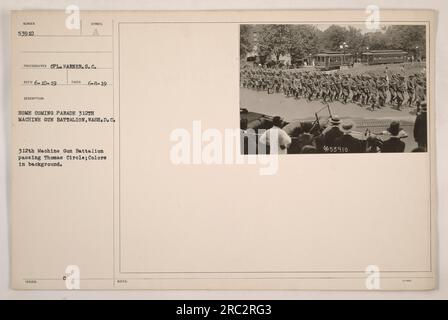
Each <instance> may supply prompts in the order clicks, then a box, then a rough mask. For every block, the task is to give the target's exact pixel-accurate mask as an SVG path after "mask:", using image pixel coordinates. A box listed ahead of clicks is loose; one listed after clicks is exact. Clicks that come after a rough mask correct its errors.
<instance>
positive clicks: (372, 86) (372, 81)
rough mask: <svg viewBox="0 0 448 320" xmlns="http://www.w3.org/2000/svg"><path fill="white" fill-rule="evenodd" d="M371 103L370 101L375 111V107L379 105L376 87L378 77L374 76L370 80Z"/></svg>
mask: <svg viewBox="0 0 448 320" xmlns="http://www.w3.org/2000/svg"><path fill="white" fill-rule="evenodd" d="M369 101H370V108H371V109H372V111H373V110H375V106H377V103H378V88H377V85H376V77H375V76H373V77H371V78H370V79H369Z"/></svg>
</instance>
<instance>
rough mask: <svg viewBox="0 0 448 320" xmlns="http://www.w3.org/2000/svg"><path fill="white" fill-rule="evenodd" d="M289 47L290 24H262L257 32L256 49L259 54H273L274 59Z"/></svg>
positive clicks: (278, 57)
mask: <svg viewBox="0 0 448 320" xmlns="http://www.w3.org/2000/svg"><path fill="white" fill-rule="evenodd" d="M290 49H291V26H290V25H286V24H267V25H263V26H262V28H261V31H260V34H259V43H258V51H259V55H261V56H271V55H274V56H275V58H276V61H277V62H278V61H279V60H280V56H281V55H284V54H286V53H289V51H290Z"/></svg>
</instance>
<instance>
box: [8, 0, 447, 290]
mask: <svg viewBox="0 0 448 320" xmlns="http://www.w3.org/2000/svg"><path fill="white" fill-rule="evenodd" d="M57 4H58V5H56V4H55V3H54V1H53V2H52V1H44V0H41V1H12V0H3V1H2V2H1V4H0V13H1V37H2V47H1V49H2V50H1V51H0V55H1V61H2V65H1V73H2V77H1V79H0V85H1V88H2V94H1V100H0V101H1V109H0V110H1V113H0V228H1V229H0V298H2V299H5V298H6V299H14V298H15V299H23V298H25V299H26V298H36V299H46V298H57V299H61V298H65V299H91V298H112V299H117V298H137V299H138V298H142V299H155V298H157V299H310V298H316V299H317V298H320V299H331V298H338V299H347V298H356V299H368V298H373V299H379V298H386V299H392V298H398V299H416V298H419V299H442V298H443V299H447V298H448V237H447V235H446V230H448V228H447V227H448V220H447V218H446V212H447V200H446V198H444V197H443V196H442V195H444V194H447V191H448V190H447V179H446V170H447V168H446V163H447V151H446V148H444V147H445V146H446V139H447V138H446V137H447V136H448V134H447V133H448V132H447V124H448V122H447V116H448V111H447V109H446V107H444V102H445V101H447V100H448V97H447V92H446V90H444V89H446V88H447V85H448V83H447V82H448V80H447V79H446V77H445V75H446V74H447V71H448V70H447V64H446V63H444V61H443V57H446V56H448V46H447V43H446V36H445V35H444V33H443V32H444V31H445V30H448V28H447V18H448V10H447V7H448V6H447V2H446V1H443V0H432V1H431V0H414V1H397V0H395V1H393V0H388V1H360V0H351V1H349V0H344V1H335V0H333V1H324V0H321V1H318V0H314V1H286V0H276V1H274V0H270V1H268V0H265V1H250V0H227V1H217V0H196V1H182V0H178V1H174V0H173V1H169V2H168V1H163V0H152V1H146V2H144V1H141V0H140V1H138V0H128V1H126V2H124V1H118V0H108V1H98V0H97V1H92V0H91V1H58V2H57ZM70 4H75V5H78V6H79V7H80V9H81V10H82V9H86V10H87V9H89V10H217V9H344V8H345V9H363V8H365V7H366V6H367V5H371V4H375V5H378V6H379V7H380V8H384V9H386V8H387V9H400V8H403V9H435V10H438V11H439V17H438V28H437V29H438V30H439V32H438V34H437V45H436V46H437V47H436V70H437V72H436V86H437V87H436V106H437V110H436V112H437V115H436V124H437V157H438V159H437V162H438V194H439V195H440V198H439V203H438V229H439V268H438V269H439V288H438V289H437V290H434V291H430V292H400V293H398V292H310V291H272V292H267V291H258V292H254V291H250V292H245V291H235V292H232V291H226V292H220V291H191V292H189V291H160V292H159V291H120V292H117V291H114V292H112V291H111V292H108V291H101V292H95V291H89V292H84V291H79V292H60V291H59V292H56V291H54V292H53V291H45V292H42V291H39V292H32V291H26V292H25V291H13V290H10V289H9V245H8V197H9V189H8V177H9V175H8V163H7V159H8V158H9V135H10V128H9V119H10V85H9V74H10V68H9V51H10V47H9V38H10V29H9V25H10V23H9V10H18V9H62V10H63V9H64V8H65V7H66V6H67V5H70Z"/></svg>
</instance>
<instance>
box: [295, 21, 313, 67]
mask: <svg viewBox="0 0 448 320" xmlns="http://www.w3.org/2000/svg"><path fill="white" fill-rule="evenodd" d="M318 34H319V30H318V29H317V28H316V27H315V26H312V25H294V26H292V27H291V46H290V49H289V54H290V55H291V60H292V61H298V60H301V59H303V58H306V57H307V56H309V55H312V54H315V53H317V52H318V43H319V37H318Z"/></svg>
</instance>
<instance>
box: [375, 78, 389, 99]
mask: <svg viewBox="0 0 448 320" xmlns="http://www.w3.org/2000/svg"><path fill="white" fill-rule="evenodd" d="M377 87H378V105H379V107H384V105H385V103H386V99H387V93H386V92H387V79H386V76H381V77H379V79H378V81H377Z"/></svg>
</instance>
